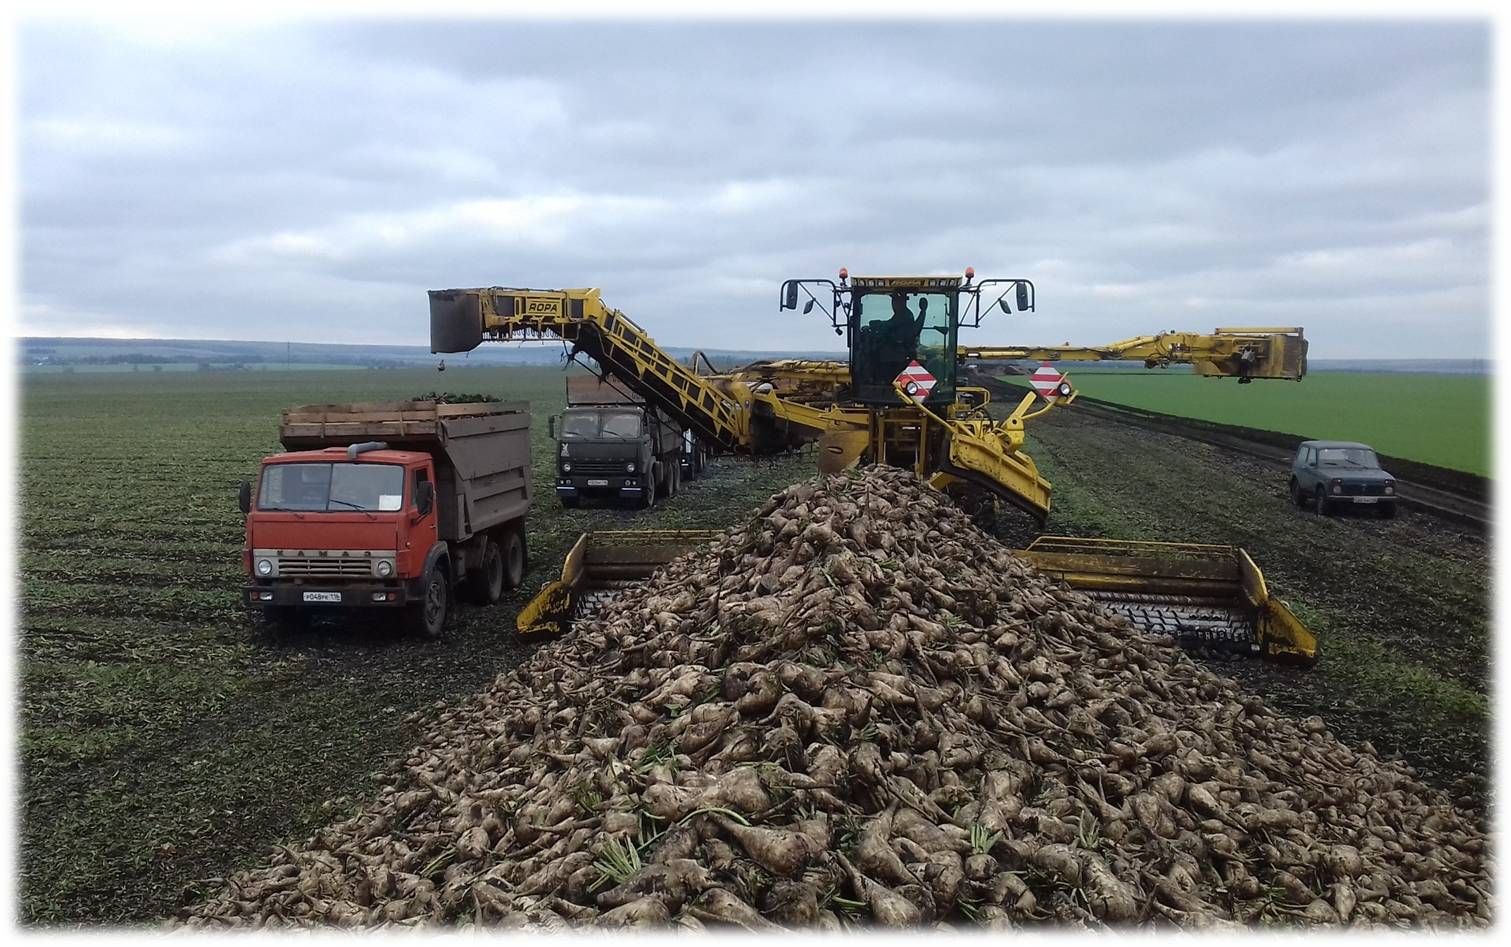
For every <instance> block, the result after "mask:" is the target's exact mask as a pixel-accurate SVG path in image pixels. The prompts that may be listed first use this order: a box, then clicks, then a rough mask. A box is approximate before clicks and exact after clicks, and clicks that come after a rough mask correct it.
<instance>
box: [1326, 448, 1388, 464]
mask: <svg viewBox="0 0 1511 947" xmlns="http://www.w3.org/2000/svg"><path fill="white" fill-rule="evenodd" d="M1317 463H1319V464H1321V465H1322V466H1323V467H1379V466H1380V462H1379V461H1378V460H1377V459H1375V452H1374V451H1372V450H1370V449H1369V448H1367V447H1324V448H1322V449H1321V450H1319V451H1317Z"/></svg>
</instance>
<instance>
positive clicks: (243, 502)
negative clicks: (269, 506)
mask: <svg viewBox="0 0 1511 947" xmlns="http://www.w3.org/2000/svg"><path fill="white" fill-rule="evenodd" d="M236 503H237V505H239V506H240V507H241V512H243V513H250V512H252V481H250V480H243V481H242V482H241V489H239V490H237V491H236Z"/></svg>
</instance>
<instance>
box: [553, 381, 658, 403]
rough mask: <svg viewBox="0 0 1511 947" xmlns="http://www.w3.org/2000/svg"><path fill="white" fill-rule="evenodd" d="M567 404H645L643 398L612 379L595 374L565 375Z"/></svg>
mask: <svg viewBox="0 0 1511 947" xmlns="http://www.w3.org/2000/svg"><path fill="white" fill-rule="evenodd" d="M567 404H568V405H587V404H633V405H640V406H644V405H645V399H644V398H642V397H640V396H639V395H637V394H635V393H634V392H632V391H630V390H629V389H627V388H626V387H625V386H624V385H622V384H619V383H617V382H614V381H605V380H603V379H601V378H599V377H598V376H596V375H568V376H567Z"/></svg>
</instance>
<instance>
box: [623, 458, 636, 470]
mask: <svg viewBox="0 0 1511 947" xmlns="http://www.w3.org/2000/svg"><path fill="white" fill-rule="evenodd" d="M624 472H625V473H634V472H635V462H634V461H633V460H632V461H630V462H629V463H627V464H625V465H624Z"/></svg>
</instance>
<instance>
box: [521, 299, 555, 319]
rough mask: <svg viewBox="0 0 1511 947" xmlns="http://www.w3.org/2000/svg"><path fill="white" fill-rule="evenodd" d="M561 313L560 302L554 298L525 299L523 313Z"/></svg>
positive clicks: (538, 314)
mask: <svg viewBox="0 0 1511 947" xmlns="http://www.w3.org/2000/svg"><path fill="white" fill-rule="evenodd" d="M560 313H561V303H560V302H559V301H557V300H555V299H527V300H525V315H528V316H554V315H559V314H560Z"/></svg>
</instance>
